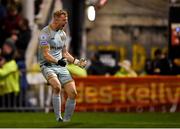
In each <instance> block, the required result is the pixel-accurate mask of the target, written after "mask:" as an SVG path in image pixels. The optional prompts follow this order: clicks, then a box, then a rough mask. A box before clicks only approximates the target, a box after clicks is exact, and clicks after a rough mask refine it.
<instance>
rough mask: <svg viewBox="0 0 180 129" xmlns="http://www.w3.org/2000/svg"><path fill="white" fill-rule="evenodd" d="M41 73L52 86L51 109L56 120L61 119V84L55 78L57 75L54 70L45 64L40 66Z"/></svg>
mask: <svg viewBox="0 0 180 129" xmlns="http://www.w3.org/2000/svg"><path fill="white" fill-rule="evenodd" d="M41 70H42V74H43V75H44V77H45V78H46V80H47V81H48V83H49V84H50V86H51V87H52V92H53V95H52V104H53V109H54V113H55V116H56V120H61V118H62V116H61V97H60V92H61V84H60V81H59V80H58V78H57V75H56V73H55V71H54V69H53V68H49V67H46V66H43V67H41Z"/></svg>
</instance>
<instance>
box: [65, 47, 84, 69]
mask: <svg viewBox="0 0 180 129" xmlns="http://www.w3.org/2000/svg"><path fill="white" fill-rule="evenodd" d="M62 55H63V57H64V58H66V59H67V61H68V62H70V63H73V64H75V65H77V66H79V67H81V68H84V67H85V66H86V64H87V61H86V60H84V59H80V60H79V59H76V58H74V57H73V56H72V55H71V54H70V53H69V52H68V51H67V48H66V46H64V47H63V51H62Z"/></svg>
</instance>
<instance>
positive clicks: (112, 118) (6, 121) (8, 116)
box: [0, 112, 180, 128]
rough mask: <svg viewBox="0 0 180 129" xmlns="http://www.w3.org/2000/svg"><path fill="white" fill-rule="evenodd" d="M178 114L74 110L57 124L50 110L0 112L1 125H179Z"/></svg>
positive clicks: (24, 126)
mask: <svg viewBox="0 0 180 129" xmlns="http://www.w3.org/2000/svg"><path fill="white" fill-rule="evenodd" d="M179 116H180V113H103V112H93V113H92V112H88V113H85V112H84V113H83V112H81V113H80V112H76V113H75V114H74V115H73V118H72V121H71V122H69V123H58V122H56V121H55V117H54V114H53V113H49V114H45V113H43V112H37V113H36V112H17V113H13V112H12V113H4V112H0V127H1V128H16V127H18V128H19V127H20V128H48V127H50V128H59V127H62V128H83V127H84V128H85V127H86V128H92V127H96V128H115V127H116V128H126V127H129V128H131V127H133V128H138V127H144V128H146V127H148V128H153V127H163V128H168V127H180V117H179Z"/></svg>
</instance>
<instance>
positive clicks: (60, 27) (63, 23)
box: [57, 15, 68, 29]
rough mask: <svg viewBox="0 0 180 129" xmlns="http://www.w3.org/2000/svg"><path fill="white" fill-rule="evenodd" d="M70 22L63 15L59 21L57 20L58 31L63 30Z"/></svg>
mask: <svg viewBox="0 0 180 129" xmlns="http://www.w3.org/2000/svg"><path fill="white" fill-rule="evenodd" d="M67 22H68V18H67V16H65V15H61V16H60V17H59V18H58V19H57V28H58V29H62V28H63V27H64V26H65V25H66V24H67Z"/></svg>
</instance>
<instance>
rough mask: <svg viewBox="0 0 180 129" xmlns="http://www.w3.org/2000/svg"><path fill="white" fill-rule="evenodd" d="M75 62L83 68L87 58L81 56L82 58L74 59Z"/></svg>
mask: <svg viewBox="0 0 180 129" xmlns="http://www.w3.org/2000/svg"><path fill="white" fill-rule="evenodd" d="M73 63H74V64H75V65H77V66H79V67H81V68H85V67H86V64H87V61H86V60H85V59H83V58H81V59H80V60H78V59H74V61H73Z"/></svg>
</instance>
